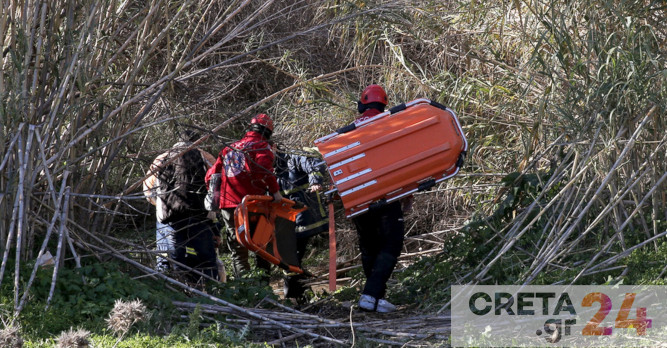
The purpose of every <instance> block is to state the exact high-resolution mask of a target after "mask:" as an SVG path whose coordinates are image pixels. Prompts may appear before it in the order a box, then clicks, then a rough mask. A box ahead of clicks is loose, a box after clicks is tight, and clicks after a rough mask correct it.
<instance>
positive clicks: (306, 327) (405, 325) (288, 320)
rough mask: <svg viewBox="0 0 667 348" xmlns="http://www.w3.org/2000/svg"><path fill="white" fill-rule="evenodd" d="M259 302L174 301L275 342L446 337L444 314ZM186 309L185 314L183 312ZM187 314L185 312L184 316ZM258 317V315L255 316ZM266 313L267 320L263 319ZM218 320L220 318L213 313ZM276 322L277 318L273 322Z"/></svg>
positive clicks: (406, 341) (401, 341)
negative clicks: (344, 311) (316, 310)
mask: <svg viewBox="0 0 667 348" xmlns="http://www.w3.org/2000/svg"><path fill="white" fill-rule="evenodd" d="M262 302H266V303H267V304H268V305H271V306H272V307H274V308H272V309H265V308H257V307H259V306H260V305H262V303H260V304H259V305H258V306H257V307H256V308H238V307H234V308H232V307H228V306H219V305H205V304H198V303H190V302H174V305H175V306H176V307H178V308H180V309H181V310H182V311H183V312H185V313H192V312H194V311H195V309H198V310H200V311H201V313H202V317H204V318H205V319H208V320H207V321H208V322H209V324H210V322H211V321H214V320H216V319H215V318H213V317H212V316H217V317H216V318H220V316H223V319H222V320H223V323H224V325H225V326H227V327H233V328H237V329H242V328H248V329H250V330H251V332H252V333H253V337H255V339H258V338H259V339H260V340H261V342H268V344H269V345H277V344H281V343H284V342H291V343H290V344H291V345H292V344H294V342H308V343H309V344H316V345H317V344H322V343H336V344H343V345H351V344H353V342H354V341H355V340H360V339H362V338H361V337H363V340H366V341H370V342H375V343H382V344H387V345H398V346H403V345H405V346H413V345H414V346H418V345H423V344H424V343H426V342H431V343H437V342H440V343H442V342H444V341H447V340H448V339H449V327H450V318H449V314H448V313H445V314H442V315H417V316H410V317H404V316H401V317H399V318H397V317H396V316H395V315H391V316H390V317H387V318H385V319H383V318H382V316H381V315H377V314H376V315H374V318H368V317H365V316H364V315H363V313H362V314H360V313H358V312H359V309H358V308H357V309H354V308H351V309H350V311H349V315H348V316H347V317H343V318H333V319H328V318H325V317H323V316H320V315H312V314H307V313H304V312H300V311H297V310H295V309H293V308H290V307H286V306H283V305H281V304H280V303H277V302H275V301H273V300H270V299H268V298H265V299H264V300H263V301H262ZM188 315H189V314H188ZM188 315H184V318H187V317H188ZM258 317H261V318H262V320H258V319H257V318H258ZM267 319H269V320H267ZM218 320H220V319H218ZM277 323H279V324H277Z"/></svg>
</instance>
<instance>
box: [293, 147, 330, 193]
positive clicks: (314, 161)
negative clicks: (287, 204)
mask: <svg viewBox="0 0 667 348" xmlns="http://www.w3.org/2000/svg"><path fill="white" fill-rule="evenodd" d="M298 157H299V163H300V166H301V170H302V171H303V172H305V173H308V185H309V191H311V192H315V191H319V190H321V189H322V185H323V184H324V174H323V173H324V171H325V170H326V169H324V168H323V167H324V162H323V161H322V160H321V159H319V158H316V157H308V156H298Z"/></svg>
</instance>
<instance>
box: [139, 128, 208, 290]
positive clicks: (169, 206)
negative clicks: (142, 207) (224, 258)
mask: <svg viewBox="0 0 667 348" xmlns="http://www.w3.org/2000/svg"><path fill="white" fill-rule="evenodd" d="M198 138H199V136H198V135H197V134H196V133H194V132H190V131H187V130H186V131H184V132H182V134H181V136H180V141H179V142H177V143H176V144H174V145H173V146H172V148H171V149H169V151H167V152H165V153H162V154H161V155H159V156H158V157H157V158H155V160H154V161H153V163H152V164H151V166H150V169H149V173H150V175H149V177H148V178H146V180H144V182H143V187H144V194H145V195H146V199H147V200H148V201H149V202H150V203H151V204H153V205H155V208H156V214H155V215H156V218H157V225H156V227H157V228H156V242H157V249H158V250H160V251H164V253H163V254H158V256H157V267H156V269H157V270H158V271H161V272H164V271H167V270H168V269H172V270H174V271H178V270H182V269H183V267H181V266H180V265H178V264H176V265H173V266H172V265H171V264H170V263H169V262H168V260H167V258H166V257H165V256H166V255H169V258H171V259H172V260H174V261H176V262H177V263H180V264H183V265H185V266H187V267H190V268H193V269H196V270H198V271H200V272H202V273H204V274H206V275H207V276H209V277H212V278H216V279H217V277H218V267H217V264H216V261H217V256H216V253H215V240H219V238H220V237H219V235H220V231H219V230H218V229H217V228H216V227H215V225H214V224H213V222H212V221H211V220H210V219H209V218H208V216H207V215H208V211H206V209H204V196H205V195H206V187H205V183H204V178H205V175H206V170H207V169H208V167H209V166H210V164H211V163H213V162H214V160H215V158H214V157H213V156H212V155H211V154H209V153H208V152H206V151H204V150H201V149H197V148H193V149H190V150H189V151H187V152H185V153H184V154H183V155H181V156H179V157H178V158H174V157H175V156H176V155H178V154H179V153H180V152H182V151H183V150H185V149H187V148H188V147H190V145H191V144H192V142H193V141H194V140H196V139H198ZM172 159H173V160H172ZM186 280H187V281H188V282H191V283H195V284H201V281H202V277H201V276H199V275H196V274H192V273H189V272H188V273H186Z"/></svg>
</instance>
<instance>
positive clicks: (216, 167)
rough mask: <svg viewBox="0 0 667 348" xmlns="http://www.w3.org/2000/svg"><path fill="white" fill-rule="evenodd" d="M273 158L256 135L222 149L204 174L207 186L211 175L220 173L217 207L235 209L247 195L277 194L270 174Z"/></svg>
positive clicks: (272, 176) (274, 182)
mask: <svg viewBox="0 0 667 348" xmlns="http://www.w3.org/2000/svg"><path fill="white" fill-rule="evenodd" d="M273 159H274V155H273V152H271V146H270V145H269V143H268V142H267V141H266V139H265V138H264V137H262V135H261V134H260V133H258V132H254V131H250V132H248V133H246V134H245V136H244V137H243V138H242V139H241V140H239V141H237V142H235V143H233V144H231V145H229V146H225V147H224V148H223V149H222V150H221V151H220V153H219V154H218V158H217V159H216V161H215V164H213V166H212V167H211V168H209V169H208V172H207V173H206V187H208V182H209V179H210V177H211V175H212V174H213V173H223V175H221V184H220V208H236V206H237V205H239V203H241V200H242V199H243V197H245V196H247V195H265V194H266V193H267V191H268V193H270V194H274V193H276V192H278V190H279V189H280V188H279V186H278V181H277V179H276V176H275V174H274V172H273Z"/></svg>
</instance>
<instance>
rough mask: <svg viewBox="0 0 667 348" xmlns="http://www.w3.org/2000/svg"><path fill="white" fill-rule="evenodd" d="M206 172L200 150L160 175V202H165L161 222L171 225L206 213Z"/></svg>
mask: <svg viewBox="0 0 667 348" xmlns="http://www.w3.org/2000/svg"><path fill="white" fill-rule="evenodd" d="M206 169H207V164H206V162H205V161H204V158H203V157H202V155H201V153H200V152H199V150H197V149H192V150H189V151H187V152H186V153H184V154H183V156H180V157H178V158H176V159H175V160H174V161H172V162H171V163H169V164H168V165H167V166H165V167H164V168H162V169H161V170H160V171H159V172H158V174H157V176H158V179H159V181H160V191H159V192H160V198H161V199H162V201H163V202H164V204H163V209H164V214H163V221H162V222H165V223H171V222H175V221H179V220H181V219H183V218H187V217H190V216H193V215H199V214H202V213H206V210H205V208H204V198H205V196H206V183H205V177H206Z"/></svg>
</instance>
